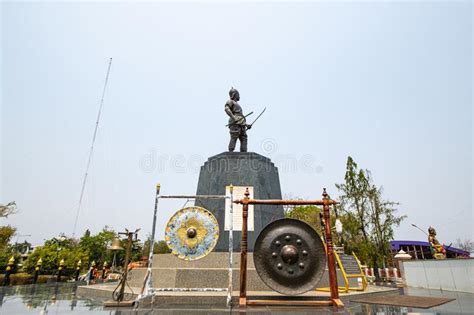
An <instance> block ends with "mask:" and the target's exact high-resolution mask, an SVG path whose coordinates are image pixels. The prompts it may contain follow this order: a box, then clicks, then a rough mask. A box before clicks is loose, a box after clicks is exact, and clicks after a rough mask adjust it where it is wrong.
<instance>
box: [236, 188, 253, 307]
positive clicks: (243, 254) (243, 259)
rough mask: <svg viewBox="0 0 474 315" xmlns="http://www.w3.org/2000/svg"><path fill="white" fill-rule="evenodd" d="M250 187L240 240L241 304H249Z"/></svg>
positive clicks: (246, 198) (243, 212) (243, 206)
mask: <svg viewBox="0 0 474 315" xmlns="http://www.w3.org/2000/svg"><path fill="white" fill-rule="evenodd" d="M249 196H250V193H249V189H248V188H247V189H246V190H245V198H244V199H243V205H242V236H241V241H240V299H239V305H240V306H246V305H247V217H248V209H249V204H248V201H249Z"/></svg>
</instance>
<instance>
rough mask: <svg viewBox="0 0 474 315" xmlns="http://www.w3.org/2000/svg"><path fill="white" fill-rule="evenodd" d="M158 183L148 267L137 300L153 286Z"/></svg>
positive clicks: (147, 293) (146, 294) (157, 185)
mask: <svg viewBox="0 0 474 315" xmlns="http://www.w3.org/2000/svg"><path fill="white" fill-rule="evenodd" d="M160 188H161V186H160V183H158V184H156V194H155V210H154V212H153V226H152V229H151V238H150V253H149V254H148V269H147V273H146V275H145V279H144V281H143V287H142V292H141V293H140V295H139V296H138V298H137V300H139V299H140V298H141V297H142V296H143V295H145V296H148V295H149V294H150V293H151V292H150V289H151V288H153V279H152V274H151V273H152V271H151V269H152V267H153V247H154V246H155V231H156V213H157V210H158V199H159V198H160V197H159V196H160Z"/></svg>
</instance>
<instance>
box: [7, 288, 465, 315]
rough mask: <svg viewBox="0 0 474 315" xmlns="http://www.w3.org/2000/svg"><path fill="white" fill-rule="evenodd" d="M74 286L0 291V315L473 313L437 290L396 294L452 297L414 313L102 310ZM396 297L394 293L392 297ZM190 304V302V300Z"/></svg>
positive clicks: (459, 298) (355, 307)
mask: <svg viewBox="0 0 474 315" xmlns="http://www.w3.org/2000/svg"><path fill="white" fill-rule="evenodd" d="M78 285H85V283H82V282H80V283H59V284H58V283H47V284H37V285H27V286H13V287H0V314H1V315H3V314H8V315H10V314H41V315H46V314H48V313H49V314H69V313H71V312H74V313H87V314H109V315H144V314H147V315H148V314H196V313H197V314H208V313H212V314H229V313H233V314H238V313H240V312H242V313H272V314H294V313H298V314H315V313H319V314H400V313H410V312H420V313H423V312H429V313H433V312H435V313H472V312H473V311H474V298H473V297H474V295H473V294H471V293H459V292H446V291H444V292H441V291H438V290H421V289H406V290H401V291H400V292H399V293H400V294H407V293H408V294H409V295H419V296H452V297H454V298H456V301H453V302H450V303H447V304H444V305H440V306H437V307H434V308H431V309H424V310H422V309H415V308H407V307H397V306H388V305H374V304H360V303H353V302H350V299H346V300H345V301H344V303H345V307H344V308H342V309H340V308H332V307H316V308H315V307H312V308H300V307H298V308H294V307H265V306H263V307H258V308H248V309H239V307H234V308H233V309H232V310H229V309H226V308H225V307H219V306H218V307H207V308H206V306H202V305H201V306H194V307H193V306H192V305H185V306H169V305H168V306H166V305H156V306H155V307H154V308H153V309H139V310H132V309H128V308H123V309H104V307H103V300H102V299H99V298H94V299H91V298H87V297H83V296H80V295H78V294H77V289H78ZM395 294H396V293H395ZM190 303H192V300H190Z"/></svg>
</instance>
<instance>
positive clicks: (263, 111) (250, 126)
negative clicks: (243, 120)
mask: <svg viewBox="0 0 474 315" xmlns="http://www.w3.org/2000/svg"><path fill="white" fill-rule="evenodd" d="M266 110H267V108H266V107H265V108H264V109H263V110H262V112H261V113H260V115H258V116H257V118H255V120H254V121H253V122H252V123H251V124H250V125H249V128H248V129H250V128H252V126H253V124H255V122H256V121H257V120H258V119H259V118H260V116H262V115H263V113H265V111H266Z"/></svg>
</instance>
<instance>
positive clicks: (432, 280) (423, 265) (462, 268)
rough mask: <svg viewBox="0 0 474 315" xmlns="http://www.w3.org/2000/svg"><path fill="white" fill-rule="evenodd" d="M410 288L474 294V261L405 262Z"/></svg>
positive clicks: (403, 271)
mask: <svg viewBox="0 0 474 315" xmlns="http://www.w3.org/2000/svg"><path fill="white" fill-rule="evenodd" d="M401 263H402V264H403V267H402V268H403V270H402V277H403V278H404V280H405V283H406V285H407V286H409V287H415V288H427V289H441V290H447V291H461V292H470V293H474V259H472V258H471V259H445V260H435V259H433V260H411V261H403V262H401Z"/></svg>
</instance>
